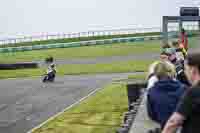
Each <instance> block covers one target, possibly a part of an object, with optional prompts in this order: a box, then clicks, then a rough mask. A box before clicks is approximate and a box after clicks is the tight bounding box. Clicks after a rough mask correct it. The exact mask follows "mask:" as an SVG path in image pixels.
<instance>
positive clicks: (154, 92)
mask: <svg viewBox="0 0 200 133" xmlns="http://www.w3.org/2000/svg"><path fill="white" fill-rule="evenodd" d="M182 34H185V31H184V30H183V31H182ZM184 39H185V38H184ZM185 42H187V41H185ZM185 42H184V40H181V41H176V42H172V43H171V44H167V45H165V46H164V47H163V51H162V52H161V54H160V59H159V60H158V61H155V62H154V63H153V64H152V65H151V66H150V68H149V74H148V86H147V90H148V93H147V112H148V116H149V117H150V118H151V119H152V120H153V121H155V122H156V123H158V124H159V125H160V132H162V133H177V132H179V133H200V126H199V123H200V51H199V53H190V54H187V50H188V44H183V43H185ZM154 131H155V130H151V131H149V132H154Z"/></svg>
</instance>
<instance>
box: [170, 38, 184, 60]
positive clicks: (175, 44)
mask: <svg viewBox="0 0 200 133" xmlns="http://www.w3.org/2000/svg"><path fill="white" fill-rule="evenodd" d="M172 47H173V48H175V50H176V58H177V60H179V61H184V59H185V57H186V55H187V52H186V50H185V49H184V48H182V47H180V46H179V43H178V42H176V41H174V42H172Z"/></svg>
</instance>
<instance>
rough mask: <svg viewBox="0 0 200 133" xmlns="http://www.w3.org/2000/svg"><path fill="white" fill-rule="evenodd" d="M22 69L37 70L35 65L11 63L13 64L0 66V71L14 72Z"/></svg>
mask: <svg viewBox="0 0 200 133" xmlns="http://www.w3.org/2000/svg"><path fill="white" fill-rule="evenodd" d="M24 68H26V69H27V68H38V64H37V63H31V62H30V63H13V64H0V70H15V69H24Z"/></svg>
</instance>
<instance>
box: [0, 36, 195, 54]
mask: <svg viewBox="0 0 200 133" xmlns="http://www.w3.org/2000/svg"><path fill="white" fill-rule="evenodd" d="M193 35H194V34H193V33H192V32H190V33H188V36H189V37H191V36H193ZM170 37H171V38H176V37H177V34H170ZM161 39H162V35H158V36H144V37H127V38H113V39H103V40H91V41H81V42H71V43H56V44H45V45H33V46H20V47H6V48H0V53H9V52H22V51H31V50H42V49H54V48H70V47H80V46H91V45H104V44H113V43H126V42H138V41H150V40H161Z"/></svg>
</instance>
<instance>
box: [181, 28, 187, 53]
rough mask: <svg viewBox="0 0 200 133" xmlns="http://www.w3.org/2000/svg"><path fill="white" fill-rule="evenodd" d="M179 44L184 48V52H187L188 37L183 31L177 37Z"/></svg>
mask: <svg viewBox="0 0 200 133" xmlns="http://www.w3.org/2000/svg"><path fill="white" fill-rule="evenodd" d="M179 43H180V44H182V45H183V47H184V48H185V50H186V51H187V50H188V37H187V34H186V32H185V29H182V30H181V34H180V37H179Z"/></svg>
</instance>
